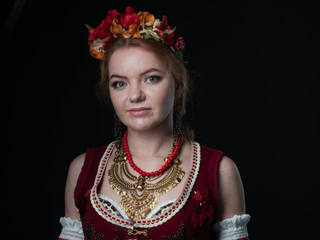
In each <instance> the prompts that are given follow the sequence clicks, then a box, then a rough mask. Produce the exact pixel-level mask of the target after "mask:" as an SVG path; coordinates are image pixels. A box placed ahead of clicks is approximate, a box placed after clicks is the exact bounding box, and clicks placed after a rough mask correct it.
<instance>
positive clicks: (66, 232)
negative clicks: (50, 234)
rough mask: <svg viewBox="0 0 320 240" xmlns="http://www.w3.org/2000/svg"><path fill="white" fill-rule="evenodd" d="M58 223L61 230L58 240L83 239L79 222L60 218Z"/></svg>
mask: <svg viewBox="0 0 320 240" xmlns="http://www.w3.org/2000/svg"><path fill="white" fill-rule="evenodd" d="M60 223H61V225H62V230H61V233H60V235H59V238H61V239H68V240H83V239H84V235H83V230H82V224H81V222H80V221H79V220H75V219H71V218H67V217H62V218H60Z"/></svg>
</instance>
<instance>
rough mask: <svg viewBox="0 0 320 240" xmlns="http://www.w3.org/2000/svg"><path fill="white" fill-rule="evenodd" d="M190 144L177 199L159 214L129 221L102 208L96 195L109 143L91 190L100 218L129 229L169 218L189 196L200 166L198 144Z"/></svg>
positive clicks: (163, 221)
mask: <svg viewBox="0 0 320 240" xmlns="http://www.w3.org/2000/svg"><path fill="white" fill-rule="evenodd" d="M191 145H192V166H191V170H190V172H189V174H188V178H187V180H186V183H185V185H184V187H183V191H182V193H181V194H180V195H179V197H178V198H177V200H176V201H175V202H174V203H173V204H172V205H171V206H170V207H169V208H168V209H166V210H164V211H163V212H162V213H161V214H160V215H159V216H155V217H152V218H150V219H141V220H134V221H131V220H129V219H124V218H120V217H118V216H116V215H113V214H111V213H110V212H109V211H108V210H107V209H105V208H104V206H103V204H102V203H101V201H100V199H99V197H98V193H97V187H98V185H99V183H100V181H101V179H102V177H103V173H104V170H105V168H106V166H107V162H108V160H109V158H110V156H111V154H112V150H113V148H114V147H115V142H112V143H110V144H109V145H108V147H107V149H106V151H105V152H104V154H103V156H102V158H101V161H100V164H99V168H98V172H97V175H96V178H95V181H94V185H93V187H92V190H91V194H90V201H91V204H92V206H93V208H94V209H95V211H96V212H97V213H98V214H99V215H100V216H101V217H102V218H104V219H105V220H107V221H108V222H110V223H113V224H115V225H118V226H121V227H125V228H129V229H134V228H151V227H156V226H159V225H161V224H163V223H165V222H166V221H168V220H169V219H171V218H172V217H173V216H174V215H175V214H176V213H177V212H178V211H179V210H180V209H181V208H182V207H183V206H184V205H185V203H186V202H187V200H188V198H189V196H190V193H191V191H192V188H193V185H194V183H195V181H196V179H197V176H198V172H199V168H200V160H201V152H200V145H199V144H198V143H196V142H193V141H192V142H191Z"/></svg>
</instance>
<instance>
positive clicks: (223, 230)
mask: <svg viewBox="0 0 320 240" xmlns="http://www.w3.org/2000/svg"><path fill="white" fill-rule="evenodd" d="M250 218H251V216H250V215H249V214H243V215H240V216H239V215H234V216H233V217H232V218H227V219H224V220H222V221H220V222H216V223H215V224H214V227H213V231H214V232H216V234H217V237H218V238H217V239H218V240H235V239H239V238H245V237H248V231H247V224H248V222H249V221H250Z"/></svg>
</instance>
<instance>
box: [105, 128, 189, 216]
mask: <svg viewBox="0 0 320 240" xmlns="http://www.w3.org/2000/svg"><path fill="white" fill-rule="evenodd" d="M127 135H128V131H126V132H125V134H124V136H123V139H122V145H121V146H120V150H119V152H118V154H116V157H115V158H114V160H113V164H112V165H111V167H110V169H109V171H108V180H109V184H110V185H111V187H112V189H113V190H114V191H115V192H116V193H117V194H119V195H120V196H121V202H120V205H121V206H122V208H123V210H124V211H125V212H126V213H127V215H128V217H129V218H130V219H131V220H136V219H145V218H146V217H147V216H148V214H149V213H150V212H151V211H152V209H154V208H155V206H156V205H157V203H158V202H159V196H161V195H163V194H165V193H167V192H169V191H170V190H171V189H173V188H174V187H176V186H177V185H178V184H179V183H180V182H181V180H182V178H183V176H184V174H185V172H184V171H182V170H181V168H180V167H179V165H180V164H181V161H180V159H179V157H178V155H179V152H180V148H181V144H182V135H181V134H178V136H177V138H175V140H174V143H173V148H172V151H171V153H170V155H169V156H168V157H166V158H164V162H165V163H164V165H163V166H162V167H161V168H160V169H159V170H158V171H154V172H145V171H143V170H141V169H140V168H139V167H137V166H136V165H135V163H134V162H133V159H132V156H131V154H130V151H129V147H128V142H127ZM127 163H129V164H130V165H131V167H132V168H133V169H134V170H135V171H136V172H138V173H139V176H138V177H137V176H134V175H133V174H132V173H131V172H130V171H129V169H128V166H127Z"/></svg>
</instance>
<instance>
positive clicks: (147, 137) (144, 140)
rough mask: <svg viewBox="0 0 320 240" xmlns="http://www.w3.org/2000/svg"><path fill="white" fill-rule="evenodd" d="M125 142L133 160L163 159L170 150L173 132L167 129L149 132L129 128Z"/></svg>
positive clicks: (156, 129)
mask: <svg viewBox="0 0 320 240" xmlns="http://www.w3.org/2000/svg"><path fill="white" fill-rule="evenodd" d="M127 141H128V145H129V150H130V153H131V155H132V156H133V158H135V157H136V158H139V159H150V158H154V157H162V158H163V157H166V155H168V154H169V152H170V150H171V148H172V144H173V130H172V129H170V128H168V127H165V128H160V127H159V128H155V129H152V130H149V131H135V130H133V129H130V128H129V129H128V138H127Z"/></svg>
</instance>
